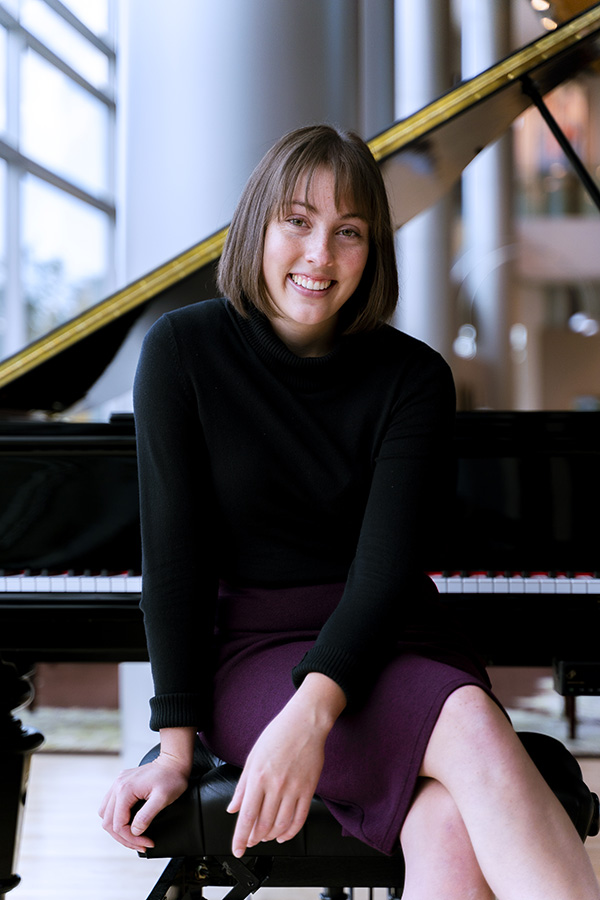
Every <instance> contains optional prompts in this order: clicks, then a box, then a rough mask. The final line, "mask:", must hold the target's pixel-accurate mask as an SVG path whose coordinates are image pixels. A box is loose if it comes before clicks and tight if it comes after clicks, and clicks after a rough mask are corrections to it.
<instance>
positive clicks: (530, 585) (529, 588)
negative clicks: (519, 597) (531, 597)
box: [523, 578, 542, 594]
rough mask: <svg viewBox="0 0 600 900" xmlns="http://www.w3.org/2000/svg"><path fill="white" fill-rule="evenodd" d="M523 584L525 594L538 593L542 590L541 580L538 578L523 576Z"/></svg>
mask: <svg viewBox="0 0 600 900" xmlns="http://www.w3.org/2000/svg"><path fill="white" fill-rule="evenodd" d="M523 584H524V591H525V593H526V594H539V593H540V592H541V590H542V586H541V580H540V579H539V578H524V579H523Z"/></svg>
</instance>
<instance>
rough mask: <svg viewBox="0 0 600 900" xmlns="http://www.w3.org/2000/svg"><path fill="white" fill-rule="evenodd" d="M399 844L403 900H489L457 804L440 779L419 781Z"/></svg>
mask: <svg viewBox="0 0 600 900" xmlns="http://www.w3.org/2000/svg"><path fill="white" fill-rule="evenodd" d="M400 843H401V844H402V851H403V853H404V860H405V864H406V879H405V884H404V892H403V894H402V900H431V898H433V897H435V900H493V894H492V892H491V890H490V889H489V887H488V885H487V884H486V881H485V879H484V877H483V875H482V873H481V869H480V868H479V864H478V862H477V860H476V858H475V854H474V852H473V846H472V844H471V840H470V838H469V835H468V834H467V831H466V828H465V825H464V822H463V820H462V818H461V816H460V814H459V812H458V809H457V808H456V804H455V803H454V800H453V799H452V797H451V796H450V794H449V793H448V791H447V790H446V788H445V787H443V785H441V784H440V782H439V781H434V780H433V779H431V778H422V779H420V782H419V784H418V786H417V792H416V794H415V799H414V801H413V804H412V806H411V808H410V810H409V812H408V815H407V817H406V819H405V822H404V825H403V826H402V832H401V835H400Z"/></svg>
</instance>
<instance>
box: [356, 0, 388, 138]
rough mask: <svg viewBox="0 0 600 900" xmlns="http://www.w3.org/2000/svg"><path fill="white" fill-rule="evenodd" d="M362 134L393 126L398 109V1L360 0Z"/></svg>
mask: <svg viewBox="0 0 600 900" xmlns="http://www.w3.org/2000/svg"><path fill="white" fill-rule="evenodd" d="M358 39H359V54H360V56H359V62H360V87H359V91H360V93H359V97H360V123H359V125H360V134H361V135H362V136H363V137H364V138H365V139H367V140H368V139H369V138H372V137H374V136H375V135H376V134H379V133H380V132H382V131H384V130H385V129H386V128H389V127H390V125H391V124H392V122H393V121H394V118H395V110H394V4H393V2H392V0H359V34H358Z"/></svg>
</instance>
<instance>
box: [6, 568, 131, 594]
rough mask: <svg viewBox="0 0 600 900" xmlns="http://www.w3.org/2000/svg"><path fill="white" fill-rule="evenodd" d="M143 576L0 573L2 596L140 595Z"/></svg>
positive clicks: (128, 574) (121, 574)
mask: <svg viewBox="0 0 600 900" xmlns="http://www.w3.org/2000/svg"><path fill="white" fill-rule="evenodd" d="M141 590H142V576H141V575H137V574H135V573H133V572H120V573H117V574H113V573H107V572H98V573H90V572H82V573H76V572H63V573H45V572H42V573H39V574H34V573H31V572H17V573H10V574H6V573H3V572H0V596H1V595H2V594H40V595H41V594H91V595H94V594H139V593H140V592H141Z"/></svg>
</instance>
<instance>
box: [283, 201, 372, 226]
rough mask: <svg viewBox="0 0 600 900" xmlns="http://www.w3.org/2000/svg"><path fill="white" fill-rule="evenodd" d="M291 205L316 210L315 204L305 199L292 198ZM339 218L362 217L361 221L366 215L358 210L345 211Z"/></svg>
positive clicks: (365, 218) (365, 219)
mask: <svg viewBox="0 0 600 900" xmlns="http://www.w3.org/2000/svg"><path fill="white" fill-rule="evenodd" d="M290 205H291V206H303V207H304V209H306V210H308V212H316V209H317V208H316V206H313V205H312V203H309V202H308V201H307V200H292V202H291V204H290ZM340 218H342V219H362V220H363V222H366V221H367V217H366V216H363V215H362V214H361V213H358V212H347V213H340Z"/></svg>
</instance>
